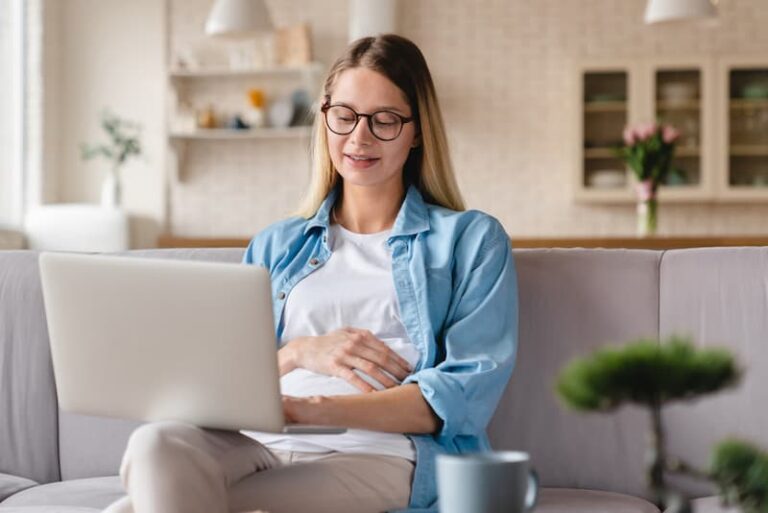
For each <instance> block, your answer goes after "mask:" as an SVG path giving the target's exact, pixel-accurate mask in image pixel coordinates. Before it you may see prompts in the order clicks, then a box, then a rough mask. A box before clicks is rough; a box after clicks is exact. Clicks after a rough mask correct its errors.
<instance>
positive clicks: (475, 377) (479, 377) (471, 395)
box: [404, 223, 518, 440]
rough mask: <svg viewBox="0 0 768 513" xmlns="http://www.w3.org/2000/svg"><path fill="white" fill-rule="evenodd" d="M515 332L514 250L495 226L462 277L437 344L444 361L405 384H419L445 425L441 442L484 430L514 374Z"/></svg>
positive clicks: (412, 376) (467, 264)
mask: <svg viewBox="0 0 768 513" xmlns="http://www.w3.org/2000/svg"><path fill="white" fill-rule="evenodd" d="M517 326H518V308H517V275H516V272H515V265H514V259H513V256H512V248H511V246H510V243H509V239H508V237H507V235H506V233H505V232H504V230H503V228H501V225H499V224H498V223H495V224H494V225H493V229H492V230H490V231H489V232H487V233H486V235H485V236H484V237H483V240H482V242H481V244H479V245H478V249H477V250H476V251H474V252H473V254H472V257H471V258H470V259H468V261H467V262H466V264H465V265H463V266H462V268H461V269H460V270H459V272H458V276H457V279H456V283H455V286H454V287H453V295H452V298H451V302H450V307H449V315H448V316H447V321H446V324H445V326H444V327H443V329H442V337H439V338H441V339H442V340H437V344H438V347H439V348H440V349H441V350H442V351H441V352H442V353H443V354H444V358H443V359H442V361H440V362H439V363H438V364H437V365H436V366H435V367H431V368H425V369H422V370H420V371H418V372H416V373H415V374H413V375H411V376H409V377H408V378H407V379H406V380H405V381H404V383H412V382H415V383H418V385H419V387H420V389H421V392H422V394H423V396H424V398H425V399H426V401H427V402H428V403H429V405H430V406H431V407H432V409H433V410H434V412H435V414H436V415H437V416H438V417H439V418H440V419H441V420H442V427H441V428H440V431H439V432H438V433H437V436H438V438H439V439H449V440H450V439H453V438H454V437H456V436H460V435H479V434H480V433H482V432H483V431H484V430H485V428H486V426H487V425H488V423H489V422H490V419H491V417H492V415H493V412H494V411H495V409H496V406H497V404H498V402H499V399H500V398H501V395H502V394H503V392H504V389H505V387H506V385H507V382H508V381H509V377H510V375H511V373H512V368H513V366H514V361H515V353H516V348H517Z"/></svg>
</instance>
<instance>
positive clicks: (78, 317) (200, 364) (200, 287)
mask: <svg viewBox="0 0 768 513" xmlns="http://www.w3.org/2000/svg"><path fill="white" fill-rule="evenodd" d="M40 273H41V280H42V286H43V299H44V302H45V310H46V315H47V319H48V331H49V337H50V342H51V356H52V359H53V371H54V376H55V379H56V389H57V393H58V399H59V407H60V408H61V409H62V410H63V411H68V412H73V413H82V414H88V415H99V416H107V417H118V418H126V419H134V420H142V421H160V420H177V421H182V422H188V423H191V424H194V425H197V426H200V427H206V428H214V429H228V430H245V429H247V430H254V431H266V432H274V433H279V432H289V433H314V434H318V433H342V432H344V431H345V429H343V428H337V427H328V426H308V425H299V424H295V425H290V426H287V425H286V424H285V419H284V417H283V408H282V400H281V396H280V381H279V378H280V376H279V371H278V364H277V343H276V340H275V330H274V322H273V318H272V300H271V292H270V291H271V287H270V280H269V273H268V272H267V270H266V269H264V268H261V267H258V266H254V265H243V264H227V263H214V262H195V261H185V260H170V259H149V258H136V257H124V256H105V255H85V254H69V253H42V254H41V255H40Z"/></svg>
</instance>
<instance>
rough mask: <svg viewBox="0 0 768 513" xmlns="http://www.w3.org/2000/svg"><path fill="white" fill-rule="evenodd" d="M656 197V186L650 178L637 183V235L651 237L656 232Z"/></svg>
mask: <svg viewBox="0 0 768 513" xmlns="http://www.w3.org/2000/svg"><path fill="white" fill-rule="evenodd" d="M658 206H659V204H658V199H657V197H656V187H655V186H654V185H653V183H652V182H651V181H650V180H645V181H642V182H640V183H638V184H637V236H638V237H651V236H653V235H655V234H656V228H657V223H658Z"/></svg>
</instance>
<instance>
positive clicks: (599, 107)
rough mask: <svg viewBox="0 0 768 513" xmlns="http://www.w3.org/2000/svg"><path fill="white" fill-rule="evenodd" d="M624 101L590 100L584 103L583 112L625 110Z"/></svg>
mask: <svg viewBox="0 0 768 513" xmlns="http://www.w3.org/2000/svg"><path fill="white" fill-rule="evenodd" d="M626 110H627V102H624V101H590V102H586V103H584V112H626Z"/></svg>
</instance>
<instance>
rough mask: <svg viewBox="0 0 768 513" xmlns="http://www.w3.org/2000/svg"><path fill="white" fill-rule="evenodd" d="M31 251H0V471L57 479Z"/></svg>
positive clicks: (53, 413)
mask: <svg viewBox="0 0 768 513" xmlns="http://www.w3.org/2000/svg"><path fill="white" fill-rule="evenodd" d="M37 260H38V254H37V253H36V252H34V251H0V412H2V413H0V472H4V473H6V474H11V475H14V476H21V477H26V478H29V479H33V480H35V481H37V482H39V483H47V482H50V481H58V480H59V452H58V451H59V447H58V436H57V434H58V433H57V415H58V407H57V403H56V388H55V385H54V380H53V367H52V365H51V357H50V347H49V344H48V327H47V325H46V320H45V308H44V306H43V293H42V287H41V285H40V275H39V272H38V265H37Z"/></svg>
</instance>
